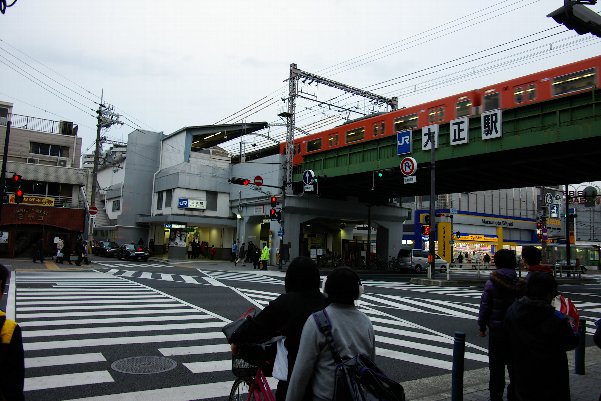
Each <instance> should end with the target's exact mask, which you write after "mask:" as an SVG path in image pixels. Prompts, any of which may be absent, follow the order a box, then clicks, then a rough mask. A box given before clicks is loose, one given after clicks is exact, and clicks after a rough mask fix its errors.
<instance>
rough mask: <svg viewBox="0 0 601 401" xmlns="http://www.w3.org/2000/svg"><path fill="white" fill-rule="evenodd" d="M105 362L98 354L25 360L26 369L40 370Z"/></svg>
mask: <svg viewBox="0 0 601 401" xmlns="http://www.w3.org/2000/svg"><path fill="white" fill-rule="evenodd" d="M92 362H106V358H105V357H104V356H103V355H102V354H101V353H99V352H93V353H89V354H72V355H55V356H43V357H39V358H25V366H26V367H27V368H41V367H47V366H61V365H77V364H80V363H92Z"/></svg>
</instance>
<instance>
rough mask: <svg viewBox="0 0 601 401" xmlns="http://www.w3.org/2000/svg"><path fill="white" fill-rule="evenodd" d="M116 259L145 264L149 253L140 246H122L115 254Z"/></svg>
mask: <svg viewBox="0 0 601 401" xmlns="http://www.w3.org/2000/svg"><path fill="white" fill-rule="evenodd" d="M116 256H117V259H123V260H142V261H144V262H146V261H147V260H148V257H149V256H150V253H148V250H147V249H145V248H144V247H143V246H141V245H135V244H124V245H121V246H120V247H119V249H118V250H117V252H116Z"/></svg>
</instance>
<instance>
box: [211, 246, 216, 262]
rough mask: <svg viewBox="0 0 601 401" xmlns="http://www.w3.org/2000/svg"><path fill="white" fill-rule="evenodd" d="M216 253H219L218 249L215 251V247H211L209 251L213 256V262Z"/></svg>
mask: <svg viewBox="0 0 601 401" xmlns="http://www.w3.org/2000/svg"><path fill="white" fill-rule="evenodd" d="M216 253H217V249H215V245H211V249H209V254H210V255H211V260H213V259H215V254H216Z"/></svg>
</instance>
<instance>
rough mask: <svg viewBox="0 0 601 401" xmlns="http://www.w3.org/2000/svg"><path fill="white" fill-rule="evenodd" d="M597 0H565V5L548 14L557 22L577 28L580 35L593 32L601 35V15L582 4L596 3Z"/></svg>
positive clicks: (567, 26)
mask: <svg viewBox="0 0 601 401" xmlns="http://www.w3.org/2000/svg"><path fill="white" fill-rule="evenodd" d="M596 2H597V0H564V2H563V4H564V5H563V7H559V8H558V9H557V10H555V11H553V12H552V13H550V14H548V15H547V17H551V18H553V19H554V20H555V22H557V23H559V24H563V25H564V26H565V27H566V28H568V29H573V30H575V31H576V32H577V33H578V34H579V35H584V34H587V33H591V34H593V35H595V36H598V37H601V16H600V15H599V14H597V13H596V12H594V11H593V10H591V9H589V8H588V7H585V6H583V5H582V3H585V4H595V3H596Z"/></svg>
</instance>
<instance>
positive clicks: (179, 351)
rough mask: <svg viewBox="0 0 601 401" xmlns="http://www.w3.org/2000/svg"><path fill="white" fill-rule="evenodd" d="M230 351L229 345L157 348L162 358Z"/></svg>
mask: <svg viewBox="0 0 601 401" xmlns="http://www.w3.org/2000/svg"><path fill="white" fill-rule="evenodd" d="M230 351H231V349H230V345H229V344H214V345H193V346H190V347H173V348H159V352H160V353H161V354H163V355H164V356H177V355H203V354H213V353H218V352H230Z"/></svg>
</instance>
